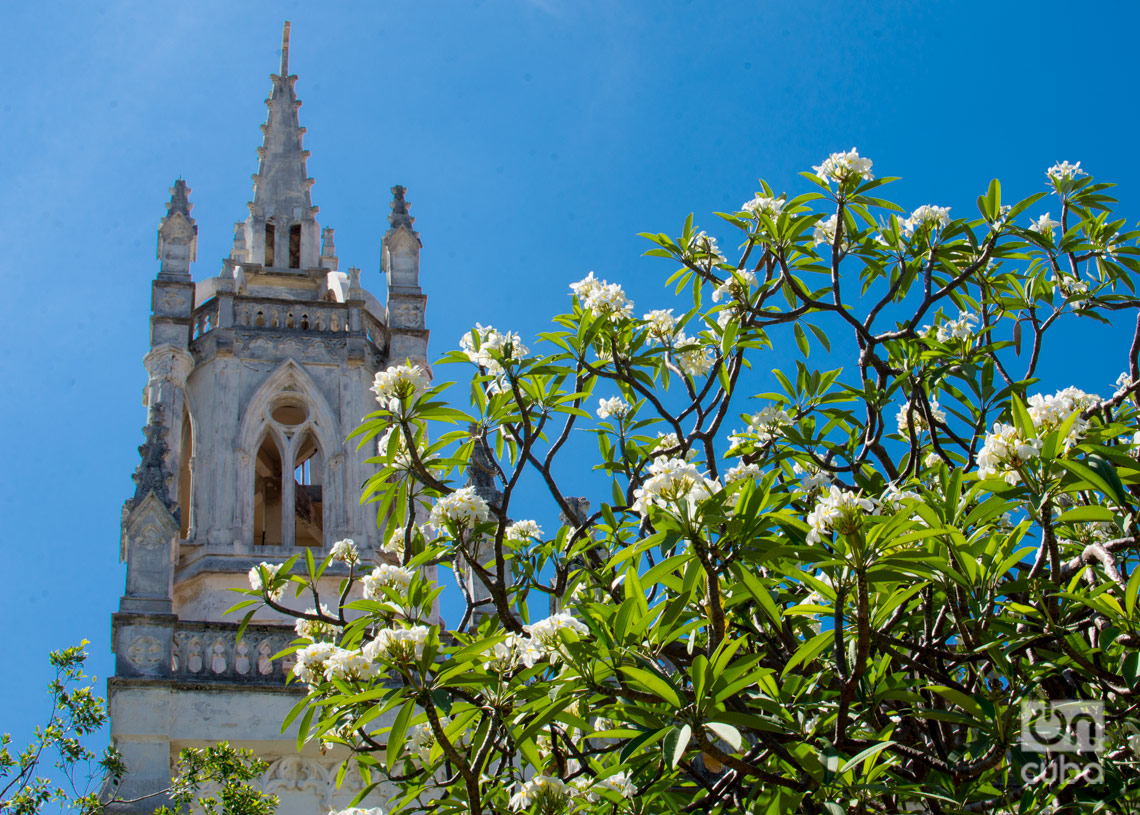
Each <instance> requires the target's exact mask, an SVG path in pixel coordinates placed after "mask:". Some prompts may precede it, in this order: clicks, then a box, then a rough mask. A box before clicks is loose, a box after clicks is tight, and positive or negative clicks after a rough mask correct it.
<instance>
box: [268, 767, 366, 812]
mask: <svg viewBox="0 0 1140 815" xmlns="http://www.w3.org/2000/svg"><path fill="white" fill-rule="evenodd" d="M339 771H340V762H335V761H334V762H321V761H317V760H316V759H312V758H307V757H305V756H284V757H283V758H279V759H277V760H276V761H273V762H272V763H270V765H269V769H268V770H266V772H265V775H263V776H262V779H263V780H262V785H263V788H264V790H265V791H266V792H273V793H281V792H305V791H310V790H311V791H312V792H313V793H314V794H315V795H319V796H320V807H321V809H322V811H327V810H328V809H330V808H331V807H333V805H334V803H335V802H336V799H337V798H343V799H344V801H343V803H347V802H348V801H349V800H350V799H351V798H352V797H353V796H354V795H355V794H356V793H357V792H359V791H360V789H361V787H363V785H364V784H363V780H362V779H361V777H360V771H359V770H358V769H357V768H356V762H355V761H351V762H350V763H349V765H348V769H347V770H345V773H344V778H343V779H342V781H341V785H340V788H339V789H337V784H336V777H337V774H338V773H339Z"/></svg>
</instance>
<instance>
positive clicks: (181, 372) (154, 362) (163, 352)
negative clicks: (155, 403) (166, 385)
mask: <svg viewBox="0 0 1140 815" xmlns="http://www.w3.org/2000/svg"><path fill="white" fill-rule="evenodd" d="M143 365H145V366H146V373H147V376H148V377H150V381H151V382H152V383H155V382H172V383H173V384H175V385H177V386H178V387H179V388H182V387H185V385H186V378H187V377H188V376H190V372H191V371H192V370H194V357H193V356H191V354H190V353H189V352H188V351H187V350H186V349H185V348H178V347H176V346H173V345H160V346H158V347H157V348H154V349H153V350H152V351H151V352H150V353H148V354H147V355H146V356H145V357H143Z"/></svg>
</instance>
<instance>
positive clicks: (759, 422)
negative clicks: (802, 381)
mask: <svg viewBox="0 0 1140 815" xmlns="http://www.w3.org/2000/svg"><path fill="white" fill-rule="evenodd" d="M791 423H792V417H791V416H789V415H788V412H787V411H786V410H784V409H783V408H778V407H776V406H775V405H767V406H766V407H765V408H764V409H763V410H761V411H760V412H759V413H757V414H755V415H753V416H751V417H749V419H748V427H747V429H745V430H744V431H743V432H741V433H734V434H732V435H731V436H729V437H728V443H729V444H730V445H732V446H734V447H735V446H736V445H738V444H744V443H745V442H748V441H758V442H761V443H762V444H767V443H768V442H770V441H775V440H776V439H778V438H781V437H782V436H783V435H784V428H785V427H787V426H788V425H790V424H791Z"/></svg>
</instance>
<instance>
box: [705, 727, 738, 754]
mask: <svg viewBox="0 0 1140 815" xmlns="http://www.w3.org/2000/svg"><path fill="white" fill-rule="evenodd" d="M705 727H707V728H708V729H709V730H711V731H712V732H713V733H715V734H716V735H717V736H719V737H720V738H722V739H724V740H725V741H726V742H728V743H729V744H730V745H732V749H733V751H734V752H737V753H739V752H740V747H741V745H743V744H744V738H743V737H742V736H741V735H740V731H739V730H737V729H736V728H735V727H733V726H732V725H730V724H725V723H724V722H705Z"/></svg>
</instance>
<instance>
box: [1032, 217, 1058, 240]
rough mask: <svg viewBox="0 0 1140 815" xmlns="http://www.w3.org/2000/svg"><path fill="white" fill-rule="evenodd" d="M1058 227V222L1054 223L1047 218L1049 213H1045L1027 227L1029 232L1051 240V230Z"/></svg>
mask: <svg viewBox="0 0 1140 815" xmlns="http://www.w3.org/2000/svg"><path fill="white" fill-rule="evenodd" d="M1060 225H1061V222H1060V221H1054V220H1053V219H1052V218H1050V217H1049V213H1048V212H1046V213H1045V214H1044V215H1042V216H1041V217H1040V218H1038V219H1037V220H1036V221H1034V222H1033V223H1031V224H1030V225H1029V231H1030V232H1036V233H1037V234H1038V235H1040V236H1041V237H1043V238H1048V239H1049V240H1053V230H1054V229H1056V228H1057V227H1059V226H1060Z"/></svg>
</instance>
